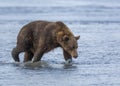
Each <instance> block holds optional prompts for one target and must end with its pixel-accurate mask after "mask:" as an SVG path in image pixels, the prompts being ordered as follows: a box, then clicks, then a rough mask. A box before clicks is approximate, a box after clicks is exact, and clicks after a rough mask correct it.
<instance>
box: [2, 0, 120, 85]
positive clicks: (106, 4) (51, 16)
mask: <svg viewBox="0 0 120 86" xmlns="http://www.w3.org/2000/svg"><path fill="white" fill-rule="evenodd" d="M34 20H48V21H58V20H59V21H63V22H64V23H65V24H66V25H67V26H68V27H69V28H70V29H71V30H72V32H73V33H74V34H75V35H80V36H81V39H80V40H79V41H78V44H79V48H78V53H79V57H78V58H77V59H73V63H72V64H71V65H66V64H65V61H64V59H63V55H62V50H61V49H60V48H58V49H55V50H53V51H51V52H49V53H47V54H45V55H44V56H43V58H42V61H41V62H38V63H34V64H32V63H30V62H28V63H22V62H21V63H14V61H13V59H12V57H11V50H12V48H13V47H15V45H16V37H17V34H18V32H19V30H20V28H21V27H22V26H23V25H25V24H27V23H29V22H30V21H34ZM20 57H21V60H22V59H23V54H21V55H20ZM0 86H120V0H0Z"/></svg>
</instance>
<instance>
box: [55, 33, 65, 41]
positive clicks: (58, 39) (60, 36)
mask: <svg viewBox="0 0 120 86" xmlns="http://www.w3.org/2000/svg"><path fill="white" fill-rule="evenodd" d="M63 34H64V33H63V31H60V32H58V33H57V34H56V35H57V36H56V37H57V41H58V42H61V41H62V36H63Z"/></svg>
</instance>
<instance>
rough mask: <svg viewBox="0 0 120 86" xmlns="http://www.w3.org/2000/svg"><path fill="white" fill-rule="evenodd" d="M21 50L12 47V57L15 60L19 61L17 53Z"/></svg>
mask: <svg viewBox="0 0 120 86" xmlns="http://www.w3.org/2000/svg"><path fill="white" fill-rule="evenodd" d="M20 52H22V51H20V50H19V49H18V48H17V47H15V48H13V50H12V53H11V54H12V57H13V59H14V60H15V61H16V62H20V59H19V53H20Z"/></svg>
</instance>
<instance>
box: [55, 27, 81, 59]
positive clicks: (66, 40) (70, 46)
mask: <svg viewBox="0 0 120 86" xmlns="http://www.w3.org/2000/svg"><path fill="white" fill-rule="evenodd" d="M79 38H80V36H76V37H75V36H74V35H73V34H72V32H71V31H70V30H69V29H65V30H63V31H59V32H58V33H57V42H58V43H59V44H60V46H61V47H62V48H63V49H64V50H65V51H66V52H67V53H68V54H69V55H71V56H72V57H74V58H77V57H78V53H77V48H78V43H77V40H78V39H79Z"/></svg>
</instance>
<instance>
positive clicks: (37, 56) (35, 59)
mask: <svg viewBox="0 0 120 86" xmlns="http://www.w3.org/2000/svg"><path fill="white" fill-rule="evenodd" d="M43 53H44V52H43V50H42V49H37V51H36V52H35V54H34V56H33V62H38V61H40V60H41V58H42V56H43Z"/></svg>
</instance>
